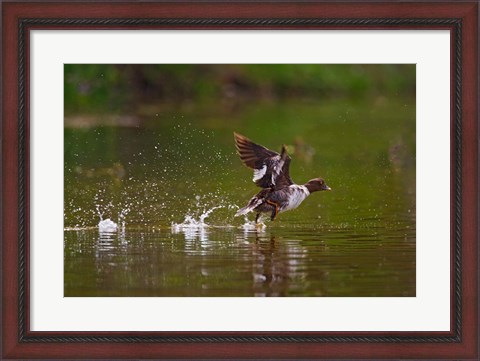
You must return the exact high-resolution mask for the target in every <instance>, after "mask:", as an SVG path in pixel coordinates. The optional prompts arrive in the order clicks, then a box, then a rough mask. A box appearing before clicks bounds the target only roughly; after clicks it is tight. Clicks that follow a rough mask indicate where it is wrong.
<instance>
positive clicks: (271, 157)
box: [233, 132, 331, 222]
mask: <svg viewBox="0 0 480 361" xmlns="http://www.w3.org/2000/svg"><path fill="white" fill-rule="evenodd" d="M233 135H234V137H235V146H236V148H237V152H238V155H239V156H240V159H241V160H242V162H243V164H245V165H246V166H247V167H249V168H252V169H253V181H254V182H255V184H256V185H257V186H259V187H261V188H263V189H262V190H261V191H260V192H258V193H257V194H256V195H255V196H254V197H253V198H252V199H250V202H248V204H247V205H246V206H245V207H243V208H240V209H239V210H238V212H237V213H236V214H235V216H241V215H244V214H247V213H249V212H252V211H255V212H257V216H256V217H255V222H258V218H259V216H260V214H261V213H271V217H270V219H271V220H272V221H273V220H275V217H276V216H277V214H278V213H281V212H285V211H289V210H291V209H295V208H297V207H298V206H299V205H300V203H302V202H303V201H304V200H305V198H307V197H308V196H309V195H310V194H311V193H312V192H316V191H329V190H331V188H330V187H329V186H327V185H326V184H325V181H324V180H323V179H322V178H315V179H312V180H309V181H308V182H307V183H306V184H304V185H298V184H295V183H293V181H292V179H291V178H290V174H289V167H290V161H291V158H290V157H289V155H288V154H287V150H286V148H285V145H284V146H282V151H281V152H280V154H278V153H277V152H274V151H271V150H270V149H267V148H265V147H263V146H261V145H259V144H255V143H254V142H252V141H251V140H250V139H248V138H247V137H244V136H243V135H241V134H238V133H235V132H234V133H233Z"/></svg>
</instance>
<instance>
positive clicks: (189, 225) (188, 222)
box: [172, 206, 223, 233]
mask: <svg viewBox="0 0 480 361" xmlns="http://www.w3.org/2000/svg"><path fill="white" fill-rule="evenodd" d="M219 208H223V206H215V207H212V208H210V209H209V210H207V211H204V212H203V213H202V214H201V215H200V217H198V220H196V219H195V218H194V217H193V216H192V215H189V214H187V215H186V216H185V220H184V221H183V222H182V223H172V232H174V233H178V232H181V231H183V230H189V229H202V228H207V227H209V225H208V224H206V223H205V218H207V217H208V216H209V215H210V213H212V212H213V211H214V210H215V209H219Z"/></svg>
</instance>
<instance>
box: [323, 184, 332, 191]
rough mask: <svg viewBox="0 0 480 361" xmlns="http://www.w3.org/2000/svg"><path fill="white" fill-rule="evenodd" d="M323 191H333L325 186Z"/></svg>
mask: <svg viewBox="0 0 480 361" xmlns="http://www.w3.org/2000/svg"><path fill="white" fill-rule="evenodd" d="M323 190H324V191H331V190H332V188H330V187H329V186H327V185H324V186H323Z"/></svg>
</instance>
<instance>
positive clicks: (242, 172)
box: [64, 96, 416, 296]
mask: <svg viewBox="0 0 480 361" xmlns="http://www.w3.org/2000/svg"><path fill="white" fill-rule="evenodd" d="M233 131H237V132H239V133H242V134H244V135H246V136H248V137H249V138H251V139H252V140H254V141H256V142H258V143H260V144H262V145H264V146H267V147H268V148H270V149H273V150H276V151H279V150H280V147H281V145H282V143H286V144H287V145H290V147H289V150H290V152H291V153H292V154H291V155H292V159H293V160H292V163H291V168H290V173H291V176H292V178H293V180H294V181H296V182H297V183H300V184H303V183H305V182H306V181H308V180H309V179H311V178H315V177H318V176H322V177H324V178H325V180H326V182H327V184H328V185H329V186H330V187H331V188H332V189H333V190H332V191H331V192H319V193H314V194H312V195H311V196H310V197H308V198H307V199H306V200H305V202H304V203H303V204H302V205H301V206H300V207H299V208H298V209H296V210H293V211H290V212H286V213H282V214H280V215H279V217H278V218H277V220H276V221H275V222H273V223H272V222H270V221H268V220H266V221H265V224H266V227H265V228H264V229H259V230H256V229H255V228H253V227H251V225H249V224H247V223H246V221H245V220H244V219H243V218H234V214H235V212H236V209H237V208H238V207H242V206H243V205H245V204H246V203H247V202H248V200H249V199H250V197H251V196H252V195H254V194H255V193H256V192H257V191H258V190H259V189H258V188H257V187H255V185H254V184H253V182H251V178H252V172H251V170H250V169H247V168H245V167H244V166H242V165H241V163H240V160H239V159H238V156H237V155H236V154H235V149H234V142H233ZM208 211H211V212H210V213H209V214H208V217H206V218H204V223H205V224H206V225H205V226H201V227H199V226H195V224H196V223H198V222H200V219H201V218H202V215H205V213H206V212H208ZM101 217H102V218H103V219H107V218H110V219H112V220H113V221H115V222H116V223H117V224H118V230H117V231H116V232H113V233H106V232H99V230H98V227H97V225H98V223H99V221H100V219H101ZM186 218H187V219H189V221H185V219H186ZM252 219H253V216H250V220H252ZM64 220H65V232H64V234H65V239H64V246H65V248H64V254H65V296H415V283H416V274H415V267H416V263H415V257H416V253H415V101H414V99H398V98H397V97H391V98H388V97H383V96H382V97H375V98H372V99H362V100H361V101H351V100H338V101H331V102H320V103H317V102H312V101H309V102H298V101H297V102H295V103H284V104H279V103H261V104H242V105H238V104H237V105H235V106H233V105H232V106H228V105H225V104H217V105H215V106H202V107H199V106H196V105H193V104H186V105H184V106H182V107H178V109H168V110H166V109H164V108H161V107H158V108H152V109H144V110H143V112H142V113H141V114H138V115H137V116H135V117H130V118H126V117H124V118H116V117H114V116H100V117H92V118H80V117H77V118H67V119H66V127H65V210H64Z"/></svg>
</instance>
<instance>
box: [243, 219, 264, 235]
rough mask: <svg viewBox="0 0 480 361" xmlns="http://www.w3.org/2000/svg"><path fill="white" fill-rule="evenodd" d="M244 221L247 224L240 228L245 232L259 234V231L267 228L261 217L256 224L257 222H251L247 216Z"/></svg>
mask: <svg viewBox="0 0 480 361" xmlns="http://www.w3.org/2000/svg"><path fill="white" fill-rule="evenodd" d="M244 221H245V222H244V223H243V224H242V225H241V226H239V227H238V228H240V229H243V230H244V231H245V232H257V231H260V232H262V231H264V230H265V229H266V228H267V226H266V225H265V223H263V221H262V218H261V217H260V219H259V222H258V223H256V222H255V221H249V220H248V218H247V216H245V217H244Z"/></svg>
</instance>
